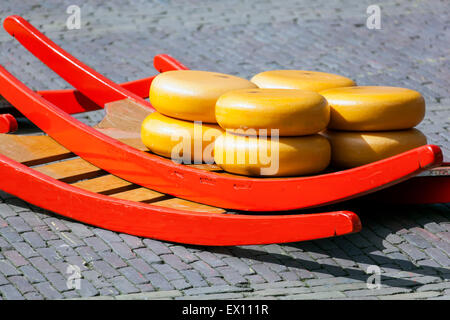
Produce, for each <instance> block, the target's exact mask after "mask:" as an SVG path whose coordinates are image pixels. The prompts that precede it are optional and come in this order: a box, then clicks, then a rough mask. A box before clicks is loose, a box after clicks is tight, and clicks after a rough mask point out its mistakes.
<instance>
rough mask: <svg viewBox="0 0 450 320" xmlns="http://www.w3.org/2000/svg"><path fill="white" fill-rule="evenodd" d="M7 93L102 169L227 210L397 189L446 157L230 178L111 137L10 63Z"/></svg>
mask: <svg viewBox="0 0 450 320" xmlns="http://www.w3.org/2000/svg"><path fill="white" fill-rule="evenodd" d="M0 94H1V95H2V96H3V97H4V98H5V99H7V100H8V101H9V102H10V103H11V104H13V105H14V106H15V107H16V108H17V109H18V110H20V111H21V112H22V113H23V114H24V115H25V116H26V117H27V118H28V119H29V120H30V121H32V122H33V123H35V124H36V125H37V126H39V127H40V128H41V129H42V130H43V131H45V132H46V133H48V134H49V135H50V136H51V137H52V138H54V139H55V140H56V141H58V142H59V143H60V144H62V145H63V146H64V147H66V148H67V149H69V150H71V151H72V152H74V153H76V154H77V155H79V156H80V157H82V158H84V159H86V160H87V161H89V162H91V163H92V164H94V165H96V166H97V167H100V168H102V169H104V170H106V171H108V172H110V173H112V174H114V175H116V176H119V177H121V178H123V179H125V180H127V181H130V182H134V183H136V184H139V185H142V186H144V187H148V188H150V189H154V190H157V191H160V192H164V193H168V194H172V195H174V196H176V197H179V198H184V199H188V200H192V201H195V202H200V203H205V204H210V205H213V206H217V207H222V208H232V209H239V210H248V211H280V210H290V209H298V208H306V207H312V206H319V205H324V204H329V203H333V202H338V201H341V200H347V199H349V198H352V197H356V196H359V195H362V194H365V193H369V192H373V191H376V190H378V189H381V188H383V187H387V186H390V185H392V184H394V183H398V182H400V181H403V180H406V179H408V178H410V177H411V176H413V175H415V174H418V173H419V172H421V171H423V170H426V169H427V168H429V167H432V166H436V165H439V164H440V163H441V162H442V153H441V150H440V149H439V147H437V146H433V145H427V146H423V147H420V148H416V149H413V150H410V151H408V152H404V153H402V154H400V155H397V156H394V157H391V158H388V159H384V160H381V161H377V162H375V163H372V164H368V165H365V166H361V167H357V168H353V169H349V170H343V171H339V172H335V173H329V174H322V175H316V176H311V177H297V178H264V179H258V178H246V177H241V176H233V175H223V174H220V173H214V172H207V171H203V170H199V169H195V168H190V167H187V166H184V165H179V164H175V163H173V162H172V161H171V160H169V159H165V158H162V157H159V156H156V155H152V154H148V153H144V152H141V151H138V150H136V149H134V148H132V147H130V146H127V145H125V144H123V143H121V142H119V141H117V140H115V139H113V138H110V137H108V136H106V135H104V134H102V133H100V132H99V131H97V130H95V129H93V128H91V127H89V126H87V125H85V124H83V123H81V122H80V121H78V120H76V119H74V118H73V117H71V116H70V115H68V114H67V113H65V112H63V111H62V110H60V109H59V108H57V107H56V106H55V105H53V104H51V103H49V102H48V101H46V100H45V99H43V98H42V97H41V96H40V95H38V94H36V93H35V92H34V91H32V90H30V89H29V88H27V87H26V86H25V85H24V84H23V83H21V82H20V81H18V80H17V79H16V78H15V77H14V76H12V75H11V74H10V73H9V72H8V71H6V70H5V69H4V68H3V67H1V68H0ZM124 164H126V165H124Z"/></svg>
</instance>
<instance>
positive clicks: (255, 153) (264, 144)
mask: <svg viewBox="0 0 450 320" xmlns="http://www.w3.org/2000/svg"><path fill="white" fill-rule="evenodd" d="M330 153H331V150H330V144H329V142H328V141H327V139H326V138H324V137H323V136H321V135H319V134H315V135H309V136H302V137H274V136H271V137H267V138H265V137H262V136H259V137H255V136H245V135H237V134H233V133H230V132H225V133H224V134H222V135H221V136H220V137H219V138H217V139H216V141H215V144H214V160H215V162H216V164H217V165H218V166H220V167H221V168H222V169H223V170H225V171H227V172H231V173H235V174H241V175H246V176H268V177H277V176H300V175H309V174H314V173H318V172H320V171H322V170H324V169H325V168H326V167H327V166H328V164H329V162H330Z"/></svg>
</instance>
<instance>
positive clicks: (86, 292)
mask: <svg viewBox="0 0 450 320" xmlns="http://www.w3.org/2000/svg"><path fill="white" fill-rule="evenodd" d="M77 292H78V293H79V294H80V295H81V296H82V297H93V296H96V295H98V294H99V292H98V290H97V289H96V288H95V287H94V286H93V285H92V284H91V283H90V282H89V281H87V280H86V279H80V288H79V289H78V290H77Z"/></svg>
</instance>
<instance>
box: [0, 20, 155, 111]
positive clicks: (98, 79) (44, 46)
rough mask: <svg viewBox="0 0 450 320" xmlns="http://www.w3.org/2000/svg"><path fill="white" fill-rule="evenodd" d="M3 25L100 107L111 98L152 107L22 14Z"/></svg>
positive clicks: (111, 99)
mask: <svg viewBox="0 0 450 320" xmlns="http://www.w3.org/2000/svg"><path fill="white" fill-rule="evenodd" d="M3 26H4V28H5V30H6V31H8V33H9V34H11V35H12V36H13V37H15V38H16V39H17V40H18V41H19V42H20V43H21V44H22V45H23V46H24V47H25V48H27V49H28V50H29V51H30V52H32V53H33V54H34V55H35V56H36V57H37V58H38V59H39V60H41V61H42V62H44V63H45V64H47V65H49V64H51V65H52V69H53V70H54V71H55V72H56V73H57V74H59V75H61V76H62V77H63V78H64V79H65V80H66V81H67V82H69V83H70V84H72V85H73V86H74V87H75V88H77V89H78V90H79V91H81V92H82V93H83V94H84V95H86V96H87V97H89V99H91V100H92V101H94V102H95V103H96V104H97V105H99V106H103V105H105V103H108V102H111V101H115V100H122V99H127V98H129V99H131V100H134V101H139V102H140V103H142V104H143V105H146V106H147V107H149V108H150V109H153V107H152V105H151V104H150V103H149V102H148V101H146V100H143V99H142V98H140V97H139V96H137V95H136V94H134V93H132V92H130V91H128V90H126V89H124V88H122V87H120V86H119V85H118V84H116V83H114V82H112V81H111V80H109V79H107V78H105V77H104V76H102V75H101V74H99V73H98V72H97V71H95V70H94V69H92V68H90V67H89V66H87V65H85V64H84V63H82V62H81V61H79V60H77V59H76V58H75V57H73V56H71V55H70V54H69V53H67V52H66V51H64V50H63V49H61V48H60V47H59V46H57V45H56V44H55V43H54V42H52V41H51V40H50V39H49V38H47V37H46V36H45V35H44V34H42V33H41V32H39V30H37V29H36V28H35V27H33V26H32V25H31V24H30V23H28V21H26V20H25V19H23V18H22V17H20V16H9V17H7V18H6V19H5V21H4V22H3Z"/></svg>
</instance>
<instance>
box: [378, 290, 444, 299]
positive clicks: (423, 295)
mask: <svg viewBox="0 0 450 320" xmlns="http://www.w3.org/2000/svg"><path fill="white" fill-rule="evenodd" d="M440 294H441V293H440V292H439V291H425V292H412V293H403V294H402V293H401V294H394V295H387V296H378V297H377V298H378V299H380V300H410V299H426V298H433V297H437V296H439V295H440Z"/></svg>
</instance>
